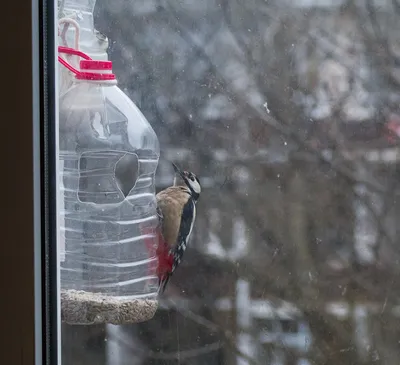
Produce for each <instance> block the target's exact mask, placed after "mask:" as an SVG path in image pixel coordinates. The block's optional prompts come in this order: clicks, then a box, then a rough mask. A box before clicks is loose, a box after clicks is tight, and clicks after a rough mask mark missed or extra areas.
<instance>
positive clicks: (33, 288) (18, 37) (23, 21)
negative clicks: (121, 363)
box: [0, 0, 60, 365]
mask: <svg viewBox="0 0 400 365" xmlns="http://www.w3.org/2000/svg"><path fill="white" fill-rule="evenodd" d="M56 11H57V5H56V2H55V0H49V1H47V0H22V1H14V2H13V1H11V2H7V14H6V16H4V17H3V21H2V22H1V23H0V24H1V25H0V27H1V28H0V29H1V31H2V34H4V35H5V37H3V42H4V43H5V49H4V53H3V58H2V61H3V62H2V65H3V67H2V68H3V75H2V77H3V80H4V81H3V85H4V86H5V88H6V90H5V92H4V95H6V99H5V100H4V101H3V103H2V110H3V115H2V116H3V125H4V124H6V127H5V128H4V130H3V133H5V134H6V135H5V136H4V137H5V138H3V143H2V144H1V145H2V156H3V159H2V162H3V169H2V171H3V176H4V177H3V179H2V183H3V185H2V189H3V191H4V192H5V194H4V197H5V199H3V201H4V200H5V206H4V203H3V202H2V208H3V212H4V216H5V222H4V221H3V224H2V229H3V230H4V231H5V232H6V236H5V239H4V241H3V242H2V243H3V244H2V245H1V254H0V267H1V268H2V275H1V279H2V282H1V286H2V287H3V288H6V290H7V295H4V296H2V301H1V302H2V306H3V308H4V310H3V313H5V314H6V315H4V316H3V318H2V328H3V333H4V334H5V336H4V338H3V342H2V345H3V346H2V348H3V349H4V350H3V351H1V353H2V356H1V357H0V359H1V360H0V363H4V364H6V363H9V364H15V365H19V364H21V365H32V364H36V365H38V364H57V363H59V359H60V358H59V349H58V346H59V345H58V344H59V341H58V339H59V337H60V336H59V327H60V326H59V324H58V321H59V315H58V307H59V306H58V293H57V291H58V274H57V271H58V270H57V267H58V258H57V251H58V250H57V245H55V244H54V243H55V242H57V241H56V238H57V210H56V208H57V207H56V199H55V197H56V191H57V184H56V177H57V174H56V168H57V162H56V161H57V154H56V141H57V120H58V118H57V113H56V110H57V93H56V90H57V89H56V72H55V70H56V68H55V66H56V52H55V50H56V37H55V30H56V29H57V28H56V27H55V24H56V16H55V15H56ZM4 112H5V113H4ZM3 219H4V218H3ZM50 243H53V244H50Z"/></svg>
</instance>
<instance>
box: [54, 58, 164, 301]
mask: <svg viewBox="0 0 400 365" xmlns="http://www.w3.org/2000/svg"><path fill="white" fill-rule="evenodd" d="M80 67H81V73H80V74H78V75H77V76H76V81H75V84H74V85H73V86H72V87H71V88H70V89H69V90H68V91H67V92H66V93H65V94H64V95H63V96H62V97H61V98H60V117H59V131H60V137H59V143H60V173H61V176H60V196H61V197H60V200H61V206H60V213H61V217H60V222H61V223H60V224H61V235H62V238H63V240H65V241H64V242H65V243H64V245H65V248H64V252H61V288H62V289H75V290H83V291H86V292H95V293H102V294H106V295H112V296H116V297H120V298H124V299H127V298H132V299H134V298H140V297H142V298H143V297H154V296H156V292H157V284H158V282H157V277H156V274H155V265H156V260H157V259H156V257H155V255H154V253H153V252H154V251H152V250H153V249H154V248H155V246H156V236H155V230H156V227H157V225H158V217H157V213H156V199H155V171H156V167H157V164H158V159H159V152H160V151H159V142H158V139H157V136H156V134H155V132H154V130H153V129H152V127H151V126H150V124H149V123H148V121H147V120H146V118H145V117H144V116H143V114H142V113H141V112H140V111H139V109H138V108H137V107H136V106H135V105H134V103H133V102H132V101H131V100H130V99H129V98H128V97H127V96H126V95H125V94H124V93H123V92H122V91H121V90H120V89H119V88H118V87H117V86H116V81H115V77H114V75H113V74H112V69H111V67H112V63H111V62H110V61H94V60H89V61H87V60H85V61H81V62H80ZM61 251H63V249H62V248H61Z"/></svg>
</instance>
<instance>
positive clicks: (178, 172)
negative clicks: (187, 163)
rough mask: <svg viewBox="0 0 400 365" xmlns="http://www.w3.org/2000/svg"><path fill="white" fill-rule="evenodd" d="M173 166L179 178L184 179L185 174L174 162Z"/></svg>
mask: <svg viewBox="0 0 400 365" xmlns="http://www.w3.org/2000/svg"><path fill="white" fill-rule="evenodd" d="M172 166H173V167H174V170H175V173H177V174H179V176H180V177H182V178H183V173H182V171H181V170H179V168H178V166H176V165H175V164H174V163H173V162H172Z"/></svg>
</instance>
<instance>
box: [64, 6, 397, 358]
mask: <svg viewBox="0 0 400 365" xmlns="http://www.w3.org/2000/svg"><path fill="white" fill-rule="evenodd" d="M95 27H96V28H97V29H98V30H99V31H101V32H102V33H104V34H106V35H107V37H108V38H109V41H110V49H109V55H110V59H111V60H112V61H113V65H114V72H115V74H116V76H117V78H118V80H119V86H120V87H121V88H122V90H124V91H125V92H126V93H127V94H128V95H129V96H130V97H131V98H132V100H133V101H134V102H135V103H136V104H137V105H138V107H139V108H140V109H141V111H142V112H143V113H144V115H145V116H146V117H147V119H148V120H149V121H150V123H151V124H152V126H153V128H154V129H155V131H156V132H157V134H158V137H159V140H160V144H161V160H160V164H159V167H158V173H157V182H158V190H161V189H163V188H165V187H167V186H168V185H170V184H171V183H172V179H173V171H172V167H171V165H170V162H169V161H175V162H176V163H177V164H179V165H180V166H181V167H182V168H185V169H190V170H191V171H193V172H195V173H196V174H198V175H199V177H200V181H201V183H202V186H203V193H202V196H201V197H200V201H199V203H198V208H197V209H198V213H197V221H196V226H195V231H194V233H193V237H192V240H191V243H190V249H189V250H188V251H187V252H186V254H185V259H184V261H183V263H182V265H181V266H180V267H179V269H178V270H177V271H176V273H175V274H174V276H173V278H172V280H171V282H170V284H169V288H168V289H167V291H166V293H165V299H164V300H163V301H162V302H161V303H160V308H159V310H158V312H157V314H156V316H155V317H154V318H153V319H152V320H150V321H148V322H145V323H141V324H136V325H131V326H119V327H117V326H111V325H108V326H67V325H65V326H64V327H63V333H62V335H63V365H81V364H85V365H89V364H96V365H103V364H104V365H150V364H151V365H173V364H182V365H183V364H185V365H186V364H187V365H189V364H190V365H191V364H193V365H200V364H207V365H220V364H223V365H256V364H268V365H342V364H343V365H367V364H368V365H369V364H371V365H372V364H374V365H380V364H382V365H383V364H384V365H392V364H393V365H398V364H399V363H400V302H399V300H398V299H399V295H400V291H399V287H400V277H399V274H400V265H399V259H400V242H399V237H400V224H399V217H400V206H399V203H400V201H399V203H398V198H399V194H400V182H399V177H400V172H399V169H398V166H399V162H400V153H399V152H400V150H399V146H400V144H399V141H400V139H399V136H400V1H399V0H364V1H361V0H348V1H345V0H343V1H342V0H268V1H266V0H246V1H242V0H201V1H200V0H179V1H176V0H113V1H106V0H98V1H97V4H96V18H95Z"/></svg>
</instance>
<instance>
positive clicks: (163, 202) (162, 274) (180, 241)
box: [156, 163, 201, 293]
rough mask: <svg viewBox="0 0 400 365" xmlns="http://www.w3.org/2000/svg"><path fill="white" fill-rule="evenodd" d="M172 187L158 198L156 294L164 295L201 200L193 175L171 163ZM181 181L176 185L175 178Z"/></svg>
mask: <svg viewBox="0 0 400 365" xmlns="http://www.w3.org/2000/svg"><path fill="white" fill-rule="evenodd" d="M172 166H173V167H174V170H175V178H174V184H173V186H170V187H169V188H166V189H165V190H162V191H160V192H159V193H158V194H157V196H156V197H157V212H158V215H159V219H160V228H161V232H159V242H158V248H157V257H158V268H157V275H158V279H159V289H158V292H159V293H163V292H164V290H165V288H166V286H167V284H168V281H169V279H170V277H171V275H172V274H173V272H174V271H175V269H176V268H177V267H178V265H179V264H180V263H181V260H182V256H183V254H184V253H185V250H186V248H187V245H188V242H189V239H190V235H191V233H192V230H193V225H194V222H195V219H196V203H197V201H198V199H199V197H200V193H201V186H200V181H199V179H198V178H197V176H196V175H195V174H193V173H192V172H189V171H181V170H180V169H179V168H178V167H177V166H176V165H175V164H174V163H172ZM177 175H178V176H179V177H180V178H181V179H182V180H183V185H177V179H176V176H177Z"/></svg>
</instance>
